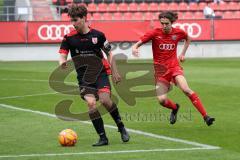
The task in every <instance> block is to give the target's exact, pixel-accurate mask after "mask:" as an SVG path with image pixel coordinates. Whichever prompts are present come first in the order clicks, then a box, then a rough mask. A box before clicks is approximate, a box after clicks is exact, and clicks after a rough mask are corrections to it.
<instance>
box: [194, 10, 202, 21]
mask: <svg viewBox="0 0 240 160" xmlns="http://www.w3.org/2000/svg"><path fill="white" fill-rule="evenodd" d="M194 18H195V19H204V15H203V12H200V11H199V12H195V13H194Z"/></svg>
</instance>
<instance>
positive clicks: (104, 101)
mask: <svg viewBox="0 0 240 160" xmlns="http://www.w3.org/2000/svg"><path fill="white" fill-rule="evenodd" d="M99 101H100V103H101V104H102V105H104V106H106V107H111V105H112V101H111V99H110V97H105V98H100V99H99Z"/></svg>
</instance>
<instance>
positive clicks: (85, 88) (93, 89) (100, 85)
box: [78, 72, 111, 100]
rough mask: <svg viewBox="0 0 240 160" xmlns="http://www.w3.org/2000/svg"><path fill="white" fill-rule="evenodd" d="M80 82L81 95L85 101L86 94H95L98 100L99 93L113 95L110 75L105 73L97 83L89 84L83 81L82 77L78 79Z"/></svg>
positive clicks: (99, 77)
mask: <svg viewBox="0 0 240 160" xmlns="http://www.w3.org/2000/svg"><path fill="white" fill-rule="evenodd" d="M78 82H79V83H78V84H79V88H80V95H81V98H82V99H84V96H85V95H86V94H93V95H94V96H95V98H96V100H98V99H99V96H98V94H99V93H101V92H107V93H109V94H110V93H111V85H110V82H109V78H108V75H107V73H105V72H104V73H100V75H99V76H98V77H97V80H96V82H95V83H87V82H85V81H84V80H83V78H82V77H81V78H79V77H78Z"/></svg>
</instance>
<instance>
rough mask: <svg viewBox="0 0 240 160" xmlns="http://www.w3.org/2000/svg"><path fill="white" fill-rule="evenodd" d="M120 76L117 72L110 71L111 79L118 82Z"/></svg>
mask: <svg viewBox="0 0 240 160" xmlns="http://www.w3.org/2000/svg"><path fill="white" fill-rule="evenodd" d="M121 79H122V78H121V76H120V74H119V73H118V72H112V81H113V82H114V83H116V84H118V83H119V82H120V81H121Z"/></svg>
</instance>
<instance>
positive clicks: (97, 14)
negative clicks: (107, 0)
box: [92, 13, 102, 20]
mask: <svg viewBox="0 0 240 160" xmlns="http://www.w3.org/2000/svg"><path fill="white" fill-rule="evenodd" d="M92 20H102V15H101V14H100V13H93V16H92Z"/></svg>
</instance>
